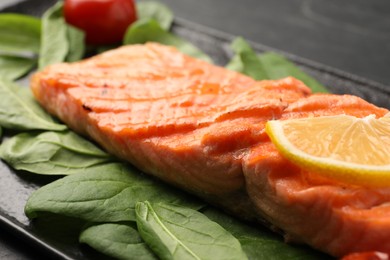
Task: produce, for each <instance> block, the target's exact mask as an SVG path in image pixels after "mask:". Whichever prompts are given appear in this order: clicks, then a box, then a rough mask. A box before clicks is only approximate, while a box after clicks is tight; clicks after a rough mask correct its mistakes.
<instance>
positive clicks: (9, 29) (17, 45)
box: [0, 13, 41, 54]
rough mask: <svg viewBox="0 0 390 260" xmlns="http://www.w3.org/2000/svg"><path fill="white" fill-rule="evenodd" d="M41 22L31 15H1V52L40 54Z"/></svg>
mask: <svg viewBox="0 0 390 260" xmlns="http://www.w3.org/2000/svg"><path fill="white" fill-rule="evenodd" d="M40 37H41V21H40V20H39V19H38V18H35V17H33V16H29V15H22V14H12V13H5V14H0V51H1V52H32V53H34V54H38V53H39V49H40Z"/></svg>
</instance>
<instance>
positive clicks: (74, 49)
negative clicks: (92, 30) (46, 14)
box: [66, 25, 85, 62]
mask: <svg viewBox="0 0 390 260" xmlns="http://www.w3.org/2000/svg"><path fill="white" fill-rule="evenodd" d="M66 32H67V39H68V42H69V52H68V54H67V56H66V61H68V62H73V61H78V60H81V59H82V58H83V57H84V53H85V41H84V39H85V34H84V32H83V31H81V30H79V29H78V28H76V27H74V26H71V25H67V31H66Z"/></svg>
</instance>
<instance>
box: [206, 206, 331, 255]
mask: <svg viewBox="0 0 390 260" xmlns="http://www.w3.org/2000/svg"><path fill="white" fill-rule="evenodd" d="M203 214H205V215H206V216H207V217H208V218H209V219H211V220H213V221H215V222H217V223H218V224H219V225H221V226H222V227H223V228H225V229H226V230H229V232H231V234H232V235H233V236H234V237H236V238H237V239H238V240H239V241H240V243H241V246H242V248H243V250H244V252H245V253H246V255H247V256H248V258H249V259H270V260H278V259H300V260H310V259H318V260H320V259H330V257H328V256H326V255H325V254H322V253H320V252H318V251H315V250H313V249H311V248H308V247H304V246H297V245H289V244H287V243H285V242H284V241H283V239H282V237H281V236H280V235H278V234H276V233H274V232H271V231H270V230H268V229H266V228H265V227H263V226H258V227H256V228H253V225H249V224H246V223H243V222H241V221H239V220H237V219H236V218H233V217H230V216H228V215H227V214H225V213H222V212H221V211H219V210H216V209H214V208H212V207H208V208H207V209H206V210H204V211H203Z"/></svg>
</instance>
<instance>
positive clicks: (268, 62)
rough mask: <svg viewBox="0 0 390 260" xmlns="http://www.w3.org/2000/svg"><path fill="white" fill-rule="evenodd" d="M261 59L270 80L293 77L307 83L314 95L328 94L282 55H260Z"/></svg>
mask: <svg viewBox="0 0 390 260" xmlns="http://www.w3.org/2000/svg"><path fill="white" fill-rule="evenodd" d="M259 59H260V60H261V62H262V63H263V64H264V67H265V68H266V72H267V75H268V78H269V79H280V78H284V77H287V76H292V77H295V78H297V79H299V80H301V81H302V82H303V83H305V84H306V85H307V86H308V87H310V88H311V90H312V91H313V92H314V93H318V92H322V93H326V92H328V90H327V89H326V88H325V87H324V86H323V85H322V84H320V83H319V82H318V81H317V80H315V79H314V78H312V77H311V76H309V75H307V74H306V73H305V72H303V71H302V70H301V69H299V68H298V67H297V66H296V65H295V64H293V63H292V62H290V61H289V60H287V59H286V58H285V57H284V56H282V55H280V54H277V53H274V52H266V53H264V54H261V55H259Z"/></svg>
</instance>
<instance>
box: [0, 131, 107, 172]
mask: <svg viewBox="0 0 390 260" xmlns="http://www.w3.org/2000/svg"><path fill="white" fill-rule="evenodd" d="M0 157H1V158H2V159H3V160H5V161H6V162H7V163H8V164H9V165H11V166H12V167H13V168H14V169H17V170H25V171H29V172H32V173H37V174H46V175H69V174H74V173H76V172H79V171H80V170H81V171H82V170H84V169H86V168H90V167H93V166H96V165H99V164H102V163H105V162H107V161H111V160H112V157H111V156H110V155H108V154H106V153H105V152H103V151H102V150H100V149H99V148H97V147H96V146H95V145H93V144H92V143H90V142H88V141H86V140H85V139H83V138H81V137H80V136H78V135H76V134H74V133H73V132H70V131H68V132H44V133H41V134H37V133H22V134H19V135H16V136H14V137H12V138H10V139H8V140H6V141H5V142H4V143H3V144H2V145H1V146H0Z"/></svg>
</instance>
